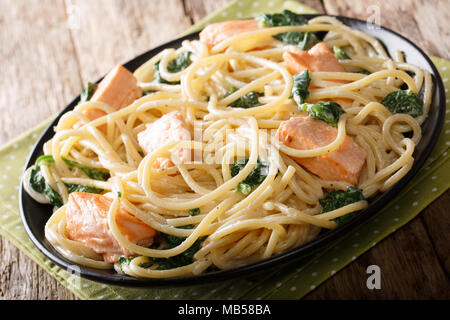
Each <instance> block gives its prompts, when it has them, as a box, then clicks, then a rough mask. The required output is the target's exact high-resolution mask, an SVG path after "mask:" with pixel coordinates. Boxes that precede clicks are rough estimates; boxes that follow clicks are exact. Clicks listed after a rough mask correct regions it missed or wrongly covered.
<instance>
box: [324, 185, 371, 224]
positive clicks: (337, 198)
mask: <svg viewBox="0 0 450 320" xmlns="http://www.w3.org/2000/svg"><path fill="white" fill-rule="evenodd" d="M361 200H365V198H364V196H363V194H362V190H361V189H359V188H357V187H353V186H349V187H347V191H345V192H344V191H342V190H334V191H331V192H330V193H328V194H327V195H326V197H325V198H323V199H320V200H319V203H320V205H321V206H322V212H329V211H333V210H336V209H339V208H342V207H344V206H347V205H349V204H352V203H354V202H358V201H361ZM355 215H356V212H351V213H348V214H346V215H344V216H342V217H338V218H335V219H333V221H335V222H336V223H337V224H339V225H341V224H343V223H345V222H347V221H348V220H350V219H351V218H353V217H354V216H355Z"/></svg>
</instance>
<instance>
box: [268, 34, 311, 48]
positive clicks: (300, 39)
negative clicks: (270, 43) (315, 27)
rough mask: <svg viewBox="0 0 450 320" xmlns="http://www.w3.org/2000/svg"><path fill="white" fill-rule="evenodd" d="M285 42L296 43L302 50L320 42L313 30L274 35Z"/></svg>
mask: <svg viewBox="0 0 450 320" xmlns="http://www.w3.org/2000/svg"><path fill="white" fill-rule="evenodd" d="M273 37H274V38H275V39H277V40H280V41H282V42H284V43H288V44H293V45H296V46H297V47H298V48H299V49H301V50H308V49H309V48H311V47H312V46H314V45H315V44H316V43H318V42H319V40H318V39H317V37H316V35H315V34H314V33H311V32H306V33H301V32H285V33H278V34H276V35H274V36H273Z"/></svg>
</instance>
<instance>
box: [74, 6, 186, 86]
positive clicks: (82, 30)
mask: <svg viewBox="0 0 450 320" xmlns="http://www.w3.org/2000/svg"><path fill="white" fill-rule="evenodd" d="M66 6H67V8H72V9H71V10H72V11H73V12H75V13H76V16H77V17H76V18H75V19H74V20H75V21H78V24H77V25H76V26H75V27H74V28H72V38H73V42H74V45H75V48H76V51H77V56H78V60H79V64H80V73H81V77H82V79H83V81H84V82H87V81H93V80H96V79H97V78H99V77H101V76H103V75H104V74H106V73H107V72H108V71H109V70H111V69H112V68H113V67H114V66H115V65H116V64H118V63H124V62H126V61H128V60H130V59H132V58H134V57H135V56H136V55H138V54H140V53H142V52H144V51H147V50H149V49H151V48H153V47H156V46H158V45H159V44H162V43H165V42H167V41H169V40H171V39H174V38H175V37H176V36H177V35H178V34H180V33H182V32H183V31H184V30H186V29H187V28H188V27H189V26H190V24H191V23H190V19H189V18H187V17H186V16H185V14H184V10H183V5H182V2H181V0H165V1H146V0H134V1H125V0H97V1H90V0H76V1H75V0H66Z"/></svg>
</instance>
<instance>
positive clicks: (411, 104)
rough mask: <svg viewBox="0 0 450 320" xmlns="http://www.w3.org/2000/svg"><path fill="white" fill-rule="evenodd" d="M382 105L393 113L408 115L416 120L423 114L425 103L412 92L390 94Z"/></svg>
mask: <svg viewBox="0 0 450 320" xmlns="http://www.w3.org/2000/svg"><path fill="white" fill-rule="evenodd" d="M381 104H383V105H384V106H385V107H386V108H387V109H388V110H389V111H390V112H392V113H406V114H409V115H410V116H412V117H414V118H415V117H418V116H421V115H422V114H423V101H422V99H420V98H419V96H418V95H417V94H415V93H414V92H413V91H412V90H399V91H394V92H391V93H388V94H387V95H386V96H385V97H384V98H383V100H381Z"/></svg>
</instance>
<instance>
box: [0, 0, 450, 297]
mask: <svg viewBox="0 0 450 320" xmlns="http://www.w3.org/2000/svg"><path fill="white" fill-rule="evenodd" d="M227 2H228V1H227V0H219V1H218V0H204V1H201V0H184V1H182V0H152V1H148V0H128V1H127V0H96V1H91V0H15V1H10V0H0V12H1V14H0V43H1V46H0V59H1V61H2V62H1V72H0V92H1V94H0V110H1V113H0V114H1V116H0V144H3V143H5V142H7V141H8V140H10V139H12V138H14V137H16V136H17V135H18V134H20V133H22V132H24V131H25V130H27V129H29V128H31V127H33V126H35V125H37V124H38V123H40V122H42V121H43V120H45V119H47V118H48V117H50V116H51V115H54V114H56V113H58V112H59V111H60V110H61V109H62V108H63V107H64V106H65V105H66V104H67V103H68V102H69V101H71V100H72V98H73V97H74V96H76V95H77V94H79V92H80V91H81V90H82V88H83V85H84V84H85V83H86V82H87V81H90V80H91V81H92V80H94V79H97V78H98V77H100V76H101V75H103V74H105V73H106V72H108V71H109V70H110V69H111V67H112V66H114V65H115V64H117V63H122V62H125V61H127V60H129V59H131V58H133V57H134V56H136V55H138V54H139V53H142V52H144V51H147V50H148V49H150V48H152V47H156V46H158V45H159V44H162V43H164V42H166V41H169V40H171V39H173V38H175V37H176V36H177V35H178V34H180V33H182V32H183V31H185V30H186V29H187V28H188V27H189V26H190V25H192V24H193V23H196V22H197V21H199V20H200V19H201V18H203V17H204V16H205V15H207V14H209V13H211V12H213V11H214V10H216V9H218V8H220V7H222V6H223V5H224V4H225V3H227ZM303 3H305V4H307V5H309V6H311V7H313V8H315V9H316V10H318V11H320V12H323V13H328V14H339V15H345V16H350V17H356V18H359V19H366V18H367V17H369V16H371V15H372V14H373V13H374V12H375V11H374V10H378V9H377V8H379V12H380V17H381V20H380V22H381V25H383V26H387V27H389V28H391V29H393V30H395V31H397V32H399V33H401V34H402V35H404V36H406V37H408V38H410V39H411V40H413V41H414V42H415V43H416V44H418V45H419V46H420V47H421V48H423V49H424V50H425V51H426V52H427V53H428V54H432V55H437V56H440V57H443V58H447V59H450V37H449V32H450V30H449V28H448V21H449V20H450V1H448V0H446V1H438V0H435V1H413V0H397V1H383V0H364V1H360V0H358V1H355V0H340V1H334V0H307V1H306V0H305V1H303ZM370 5H372V6H375V7H370ZM424 17H426V19H424ZM449 207H450V192H449V191H447V192H446V193H445V194H444V195H442V196H441V197H440V198H439V199H438V200H436V201H435V202H434V203H433V204H431V205H430V206H429V207H428V208H426V209H425V210H424V211H423V212H422V213H421V214H420V215H419V216H418V217H417V218H415V219H414V220H413V221H411V222H410V223H408V224H407V225H406V226H404V227H403V228H401V229H400V230H398V231H397V232H395V233H394V234H393V235H391V236H390V237H388V238H387V239H385V240H384V241H382V242H380V243H379V244H378V245H377V246H375V247H374V248H372V249H371V250H369V251H368V252H366V253H365V254H364V255H362V256H361V257H360V258H358V259H357V260H356V261H354V262H353V263H351V264H350V265H349V266H347V267H346V268H345V269H343V270H341V271H340V272H338V273H337V274H336V275H335V276H334V277H332V278H331V279H329V280H327V281H326V282H324V283H323V284H322V285H321V286H320V287H318V288H317V289H316V290H314V291H313V292H312V293H310V294H309V295H308V296H306V299H445V298H446V299H448V298H450V285H449V271H450V238H449V230H450V216H449V215H448V208H449ZM0 252H1V253H0V254H1V255H0V256H1V258H0V298H2V299H76V297H75V296H74V295H73V294H72V293H71V292H69V291H68V290H66V289H65V288H64V287H63V286H62V285H60V284H59V283H58V282H57V281H56V280H54V279H53V278H52V277H51V276H50V275H48V274H47V273H46V272H45V271H44V270H42V269H41V268H40V267H39V266H38V265H37V264H36V263H34V262H33V261H32V260H30V259H29V258H28V257H26V256H25V255H24V254H23V253H21V252H20V251H19V250H17V249H16V248H15V247H14V246H13V245H11V244H10V243H9V242H8V241H7V240H5V239H3V238H2V239H1V242H0ZM371 264H376V265H379V266H380V268H381V272H382V273H381V275H382V277H381V279H382V281H381V290H373V291H371V290H368V289H367V287H366V279H367V274H366V268H367V266H369V265H371Z"/></svg>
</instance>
